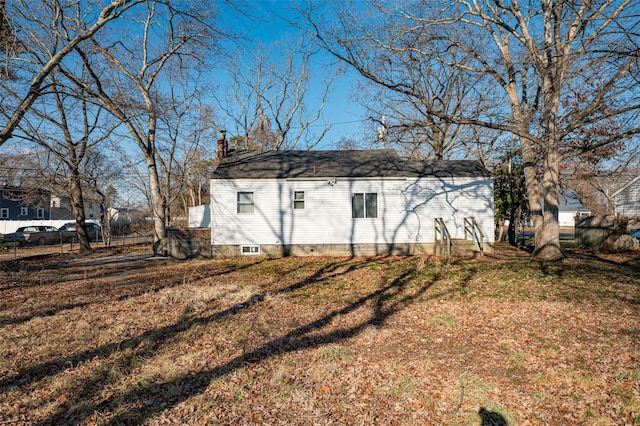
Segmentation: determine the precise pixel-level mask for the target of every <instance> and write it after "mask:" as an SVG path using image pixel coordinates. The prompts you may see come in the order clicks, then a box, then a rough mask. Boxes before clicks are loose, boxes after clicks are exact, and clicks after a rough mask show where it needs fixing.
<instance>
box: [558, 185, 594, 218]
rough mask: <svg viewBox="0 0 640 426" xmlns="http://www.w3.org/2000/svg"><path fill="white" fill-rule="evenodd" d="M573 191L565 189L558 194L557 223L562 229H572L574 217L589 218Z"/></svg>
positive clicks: (589, 213) (586, 210) (587, 212)
mask: <svg viewBox="0 0 640 426" xmlns="http://www.w3.org/2000/svg"><path fill="white" fill-rule="evenodd" d="M590 215H591V212H590V211H589V210H588V209H587V208H586V207H585V206H584V204H582V201H581V200H580V196H579V195H578V193H577V192H576V190H575V189H565V190H564V191H561V192H560V193H559V194H558V221H559V222H560V226H562V227H574V226H575V225H576V217H587V216H590Z"/></svg>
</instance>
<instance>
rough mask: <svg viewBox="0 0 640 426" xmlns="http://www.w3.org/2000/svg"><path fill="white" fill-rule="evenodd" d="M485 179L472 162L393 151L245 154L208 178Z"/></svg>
mask: <svg viewBox="0 0 640 426" xmlns="http://www.w3.org/2000/svg"><path fill="white" fill-rule="evenodd" d="M424 176H431V177H450V176H456V177H489V176H490V173H489V171H488V170H487V169H486V168H484V167H483V166H482V165H480V163H478V162H476V161H465V160H426V161H418V160H405V159H402V158H400V157H399V156H398V154H397V153H396V152H395V151H393V150H387V149H376V150H373V149H372V150H358V151H246V152H239V153H233V154H232V155H229V156H228V157H226V158H224V159H223V160H222V161H221V162H220V164H219V165H218V167H217V168H216V170H215V171H214V173H213V175H212V176H211V178H212V179H278V178H280V179H285V178H289V179H290V178H330V177H331V178H333V177H350V178H370V177H424Z"/></svg>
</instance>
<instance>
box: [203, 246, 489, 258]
mask: <svg viewBox="0 0 640 426" xmlns="http://www.w3.org/2000/svg"><path fill="white" fill-rule="evenodd" d="M259 247H260V253H259V255H262V256H267V257H286V256H383V255H396V256H412V255H424V254H429V255H433V254H436V245H435V244H434V243H402V244H295V245H278V244H261V245H260V246H259ZM485 252H489V253H491V252H493V246H492V245H490V244H486V243H485ZM212 255H213V257H214V258H217V259H220V258H229V257H238V256H242V254H241V246H240V245H214V246H213V248H212ZM247 256H251V255H247Z"/></svg>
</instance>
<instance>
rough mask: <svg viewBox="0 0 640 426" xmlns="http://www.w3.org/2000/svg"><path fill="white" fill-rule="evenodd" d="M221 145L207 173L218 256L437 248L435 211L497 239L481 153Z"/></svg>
mask: <svg viewBox="0 0 640 426" xmlns="http://www.w3.org/2000/svg"><path fill="white" fill-rule="evenodd" d="M221 152H222V153H223V155H222V158H221V162H220V164H219V165H218V167H217V168H216V170H215V172H214V173H213V175H212V176H211V210H210V214H211V216H210V218H211V221H210V224H211V244H212V249H213V254H214V256H216V257H231V256H237V255H252V254H266V255H273V256H281V255H285V256H286V255H294V256H295V255H306V256H309V255H340V256H342V255H377V254H420V253H428V254H431V253H434V251H435V246H436V225H435V222H436V219H439V218H442V220H443V221H444V223H445V224H446V226H447V228H448V230H449V232H450V233H451V238H454V239H455V238H464V235H465V221H466V220H468V219H471V218H472V219H473V220H475V222H476V223H477V226H478V227H479V229H481V230H482V232H483V233H484V236H485V242H486V243H488V245H490V246H491V245H492V244H493V237H494V232H493V227H494V205H493V179H492V178H491V175H490V173H489V172H488V171H487V170H486V169H485V168H484V167H482V166H481V165H480V164H479V163H477V162H475V161H434V160H431V161H418V160H406V159H402V158H400V157H399V156H398V155H397V153H396V152H395V151H392V150H361V151H356V150H354V151H251V152H248V151H245V152H237V153H233V152H232V153H229V155H228V156H225V155H224V154H226V150H225V149H222V150H221ZM201 213H205V212H201ZM204 216H205V215H204V214H202V215H201V217H202V218H203V219H204Z"/></svg>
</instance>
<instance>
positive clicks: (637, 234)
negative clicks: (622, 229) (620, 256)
mask: <svg viewBox="0 0 640 426" xmlns="http://www.w3.org/2000/svg"><path fill="white" fill-rule="evenodd" d="M631 236H632V237H633V238H635V239H637V240H640V229H632V230H631Z"/></svg>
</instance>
